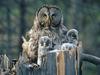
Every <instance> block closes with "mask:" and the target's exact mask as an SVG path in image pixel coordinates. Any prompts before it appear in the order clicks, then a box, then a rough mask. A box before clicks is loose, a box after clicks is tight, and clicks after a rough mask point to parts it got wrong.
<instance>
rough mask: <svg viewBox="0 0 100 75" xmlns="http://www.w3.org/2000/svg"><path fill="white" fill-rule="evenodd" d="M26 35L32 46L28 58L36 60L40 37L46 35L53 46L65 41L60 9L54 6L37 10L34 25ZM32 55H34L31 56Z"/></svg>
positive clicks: (64, 29) (64, 28)
mask: <svg viewBox="0 0 100 75" xmlns="http://www.w3.org/2000/svg"><path fill="white" fill-rule="evenodd" d="M27 35H28V37H29V40H28V42H31V47H32V48H31V49H32V50H31V54H30V59H32V60H33V61H34V60H35V61H37V57H38V46H39V45H38V42H39V39H40V37H42V36H48V37H49V38H50V39H51V40H52V43H53V48H56V49H57V48H59V45H61V44H62V43H64V42H67V37H66V35H67V28H66V27H65V26H64V25H63V16H62V12H61V10H60V9H59V8H58V7H56V6H43V7H41V8H40V9H39V10H38V11H37V13H36V16H35V19H34V25H33V27H32V29H30V31H29V32H28V33H27ZM33 47H34V48H33ZM26 52H28V51H26ZM33 55H35V56H36V57H33ZM28 56H29V54H28Z"/></svg>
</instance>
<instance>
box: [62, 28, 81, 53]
mask: <svg viewBox="0 0 100 75" xmlns="http://www.w3.org/2000/svg"><path fill="white" fill-rule="evenodd" d="M67 38H68V43H64V44H62V46H61V50H67V51H69V50H71V49H75V48H76V47H77V44H78V40H79V36H78V31H77V30H76V29H70V30H69V31H68V32H67Z"/></svg>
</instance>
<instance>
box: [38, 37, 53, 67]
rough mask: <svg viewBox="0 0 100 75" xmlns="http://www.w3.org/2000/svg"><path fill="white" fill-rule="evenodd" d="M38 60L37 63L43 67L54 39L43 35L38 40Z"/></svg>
mask: <svg viewBox="0 0 100 75" xmlns="http://www.w3.org/2000/svg"><path fill="white" fill-rule="evenodd" d="M38 45H39V46H38V61H37V64H38V65H39V66H40V67H41V66H42V65H43V64H44V62H45V60H46V55H47V53H48V51H49V50H50V49H51V48H52V41H51V40H50V38H49V37H48V36H43V37H41V38H40V39H39V42H38Z"/></svg>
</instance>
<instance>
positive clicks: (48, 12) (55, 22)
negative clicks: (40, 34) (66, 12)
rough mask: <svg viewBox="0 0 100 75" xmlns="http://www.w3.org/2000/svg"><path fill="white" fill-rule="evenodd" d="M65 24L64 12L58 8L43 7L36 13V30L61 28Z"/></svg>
mask: <svg viewBox="0 0 100 75" xmlns="http://www.w3.org/2000/svg"><path fill="white" fill-rule="evenodd" d="M61 23H63V18H62V12H61V10H60V9H59V8H58V7H56V6H49V5H45V6H42V7H41V8H40V9H39V10H38V11H37V13H36V17H35V20H34V25H35V27H36V28H41V29H44V28H45V29H50V28H56V27H59V26H60V25H61Z"/></svg>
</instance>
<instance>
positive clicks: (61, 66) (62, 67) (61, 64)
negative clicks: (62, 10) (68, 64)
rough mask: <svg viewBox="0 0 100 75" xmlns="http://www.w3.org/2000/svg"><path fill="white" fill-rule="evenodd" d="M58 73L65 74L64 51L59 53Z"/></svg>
mask: <svg viewBox="0 0 100 75" xmlns="http://www.w3.org/2000/svg"><path fill="white" fill-rule="evenodd" d="M56 57H57V59H56V60H57V63H56V64H57V75H65V60H64V52H59V55H58V54H57V56H56Z"/></svg>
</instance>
